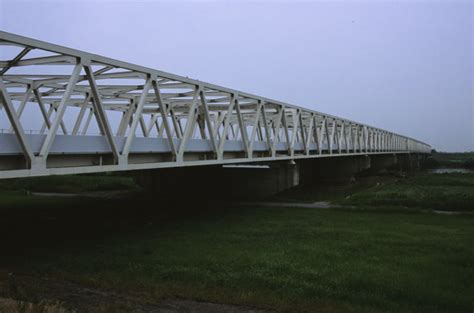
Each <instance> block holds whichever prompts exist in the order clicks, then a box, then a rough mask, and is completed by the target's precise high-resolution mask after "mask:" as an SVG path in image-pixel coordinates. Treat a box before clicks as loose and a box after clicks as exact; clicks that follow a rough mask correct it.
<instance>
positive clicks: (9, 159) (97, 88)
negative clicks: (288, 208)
mask: <svg viewBox="0 0 474 313" xmlns="http://www.w3.org/2000/svg"><path fill="white" fill-rule="evenodd" d="M0 78H1V79H0V115H1V114H4V118H3V119H1V116H0V122H2V123H5V125H0V178H5V177H22V176H37V175H49V174H66V173H83V172H100V171H118V170H134V169H141V168H160V167H173V166H188V165H208V164H227V163H244V162H258V161H275V160H292V159H300V158H317V157H336V156H344V155H355V154H372V153H377V154H378V153H430V151H431V147H430V146H429V145H428V144H426V143H423V142H421V141H418V140H416V139H413V138H409V137H406V136H402V135H399V134H396V133H393V132H390V131H387V130H383V129H379V128H376V127H372V126H369V125H365V124H362V123H358V122H355V121H351V120H348V119H344V118H340V117H337V116H333V115H330V114H325V113H321V112H317V111H313V110H309V109H305V108H302V107H298V106H295V105H291V104H288V103H284V102H281V101H277V100H273V99H269V98H266V97H261V96H257V95H252V94H249V93H246V92H242V91H239V90H234V89H230V88H226V87H222V86H217V85H214V84H210V83H206V82H202V81H199V80H194V79H190V78H187V77H182V76H179V75H175V74H171V73H166V72H163V71H159V70H155V69H151V68H147V67H143V66H139V65H135V64H130V63H126V62H122V61H119V60H114V59H110V58H106V57H103V56H98V55H95V54H90V53H86V52H83V51H78V50H74V49H70V48H66V47H62V46H58V45H54V44H50V43H46V42H42V41H38V40H35V39H31V38H26V37H22V36H18V35H14V34H11V33H6V32H0ZM30 108H36V110H37V113H36V114H33V115H32V114H30V115H28V116H26V115H27V112H26V111H27V110H29V109H30ZM117 114H118V115H117ZM37 121H39V122H40V124H42V126H41V127H39V128H38V129H32V128H29V125H31V124H34V122H37ZM93 125H95V126H93ZM94 127H95V128H94ZM75 145H77V146H75Z"/></svg>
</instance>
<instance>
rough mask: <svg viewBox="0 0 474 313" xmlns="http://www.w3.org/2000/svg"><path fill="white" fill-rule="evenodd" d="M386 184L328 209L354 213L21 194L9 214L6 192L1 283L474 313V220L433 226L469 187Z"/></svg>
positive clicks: (364, 188)
mask: <svg viewBox="0 0 474 313" xmlns="http://www.w3.org/2000/svg"><path fill="white" fill-rule="evenodd" d="M380 181H381V183H380V182H378V183H376V182H375V181H369V182H366V183H364V184H362V185H359V186H356V188H354V189H349V190H348V189H347V188H346V187H344V188H342V190H339V191H338V192H337V193H335V194H334V195H333V197H332V200H333V201H340V202H344V203H346V204H351V205H356V206H357V207H356V208H348V209H333V210H318V209H300V208H291V207H288V208H263V207H258V206H255V207H245V208H243V207H237V206H232V205H230V204H222V203H221V204H218V203H208V204H206V203H204V204H202V203H201V204H202V208H198V207H197V205H196V204H195V203H196V200H193V201H191V202H188V201H186V202H180V203H166V202H165V203H160V202H158V201H155V203H154V204H151V205H150V202H149V201H150V199H149V198H146V199H142V198H139V197H137V196H136V195H135V196H131V197H132V198H126V199H120V200H110V199H92V198H76V201H71V199H70V198H48V197H41V198H39V197H35V196H29V197H28V196H25V195H24V194H23V195H17V197H19V198H17V199H16V200H15V204H16V206H17V209H15V210H13V211H14V212H19V213H15V214H13V213H12V211H11V210H8V209H7V207H8V206H9V205H11V203H12V202H8V201H11V200H8V199H9V198H8V196H7V197H5V191H4V192H1V193H0V208H2V210H3V211H1V212H4V213H3V214H2V215H1V217H0V235H1V238H2V239H1V240H0V241H1V242H0V243H1V244H2V246H3V247H4V249H3V251H4V252H3V253H4V258H2V259H1V260H0V269H1V270H0V278H1V277H2V275H3V276H5V275H6V273H7V272H9V271H15V272H18V273H28V274H31V275H35V276H37V277H42V278H46V277H47V278H49V279H50V280H51V281H59V282H75V283H78V284H80V285H81V286H87V287H95V288H100V289H101V290H115V291H118V292H124V293H134V292H137V293H139V294H140V297H142V298H143V301H159V299H165V298H185V299H197V300H200V301H209V302H217V303H229V304H238V305H246V306H251V307H257V308H264V309H273V310H277V311H283V312H471V311H472V309H474V297H473V295H474V284H473V281H474V245H473V244H472V242H473V239H474V216H473V215H465V214H464V215H440V214H434V213H427V212H429V210H430V209H443V208H444V209H446V208H449V209H455V210H469V209H470V207H469V205H472V203H473V202H472V199H473V197H472V190H473V189H474V188H473V186H474V176H473V174H442V175H440V174H429V175H428V174H427V175H422V176H418V177H414V178H408V179H399V178H396V179H381V180H380ZM133 188H134V187H133ZM307 188H310V187H307ZM443 192H444V193H443ZM7 193H11V191H8V192H7ZM300 193H301V191H300ZM348 195H351V196H350V197H349V198H347V196H348ZM460 195H466V196H465V197H464V198H462V201H460V200H459V196H460ZM292 196H293V198H294V197H298V192H296V193H293V194H292ZM21 197H22V199H23V200H19V199H20V198H21ZM400 199H402V200H400ZM38 200H41V201H39V202H37V201H38ZM303 200H304V201H310V200H311V196H306V197H303ZM318 200H320V199H319V195H318ZM23 201H24V202H23ZM49 201H52V202H49ZM440 201H441V202H440ZM53 202H54V205H50V204H51V203H53ZM72 202H73V203H72ZM21 203H25V204H26V207H27V208H25V209H24V210H22V209H21ZM32 203H33V204H32ZM34 203H36V205H37V209H36V210H32V209H31V208H32V206H33V205H34ZM440 203H441V204H440ZM420 208H422V209H424V210H425V211H424V212H423V211H422V210H420ZM2 273H3V274H2ZM24 288H26V289H28V286H25V287H24ZM25 293H26V294H27V293H28V292H27V290H26V291H25ZM66 303H67V302H66Z"/></svg>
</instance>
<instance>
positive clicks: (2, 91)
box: [0, 76, 35, 166]
mask: <svg viewBox="0 0 474 313" xmlns="http://www.w3.org/2000/svg"><path fill="white" fill-rule="evenodd" d="M0 102H2V103H3V106H4V107H5V112H6V113H7V116H8V119H9V120H10V123H11V124H12V128H13V130H14V131H15V135H16V137H17V138H18V141H19V142H20V146H21V149H22V150H23V154H24V155H25V158H26V160H27V162H28V165H29V166H31V164H32V163H33V161H34V158H35V156H34V154H33V151H32V150H31V147H30V145H29V144H28V142H27V141H26V137H25V132H24V131H23V127H22V126H21V124H20V120H19V119H18V116H17V115H16V112H15V107H14V106H13V104H12V102H11V99H10V96H9V95H8V92H7V89H6V87H5V84H4V83H3V78H2V77H1V76H0Z"/></svg>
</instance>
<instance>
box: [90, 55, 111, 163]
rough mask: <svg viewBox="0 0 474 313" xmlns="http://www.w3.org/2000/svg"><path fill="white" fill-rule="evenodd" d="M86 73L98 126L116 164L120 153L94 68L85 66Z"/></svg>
mask: <svg viewBox="0 0 474 313" xmlns="http://www.w3.org/2000/svg"><path fill="white" fill-rule="evenodd" d="M84 71H85V72H86V76H87V80H88V81H89V85H90V87H91V93H92V100H93V101H92V105H93V106H94V114H95V116H96V119H97V124H99V129H100V132H101V134H102V135H105V136H106V138H107V142H108V143H109V147H110V149H111V150H112V154H113V155H114V159H115V163H118V162H119V158H120V152H119V151H118V149H117V145H116V143H115V140H114V136H113V134H112V129H111V128H110V124H109V121H108V119H107V115H106V113H105V110H104V105H103V103H102V99H101V96H100V94H99V90H98V88H97V83H96V81H95V77H94V72H93V71H92V68H91V66H90V65H89V64H86V65H84ZM86 101H87V100H86ZM86 104H87V102H86V103H84V107H85V106H86Z"/></svg>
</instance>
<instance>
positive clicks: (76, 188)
mask: <svg viewBox="0 0 474 313" xmlns="http://www.w3.org/2000/svg"><path fill="white" fill-rule="evenodd" d="M137 188H138V187H137V185H136V184H135V182H134V181H133V179H132V178H131V177H126V176H116V175H111V174H101V175H66V176H45V177H32V178H15V179H8V180H0V190H11V191H22V190H23V191H36V192H61V193H77V192H86V191H110V190H127V189H128V190H130V189H137Z"/></svg>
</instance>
